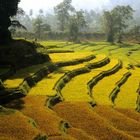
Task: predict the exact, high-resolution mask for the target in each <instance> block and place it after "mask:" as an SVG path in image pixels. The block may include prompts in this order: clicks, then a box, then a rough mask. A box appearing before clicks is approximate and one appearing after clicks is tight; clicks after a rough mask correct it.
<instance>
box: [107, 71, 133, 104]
mask: <svg viewBox="0 0 140 140" xmlns="http://www.w3.org/2000/svg"><path fill="white" fill-rule="evenodd" d="M131 75H132V73H131V72H126V73H125V74H124V75H123V76H122V78H121V79H120V80H119V81H118V82H117V83H116V86H115V88H114V89H113V90H112V92H111V93H110V95H109V98H110V99H111V101H112V103H113V104H114V105H115V101H116V99H117V97H118V95H119V93H120V91H121V87H122V86H123V85H124V84H125V83H126V82H127V80H128V79H129V77H130V76H131ZM123 100H124V98H123Z"/></svg>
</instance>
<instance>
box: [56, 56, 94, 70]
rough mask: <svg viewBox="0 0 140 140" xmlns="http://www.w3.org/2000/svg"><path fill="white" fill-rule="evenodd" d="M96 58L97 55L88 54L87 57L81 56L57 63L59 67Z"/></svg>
mask: <svg viewBox="0 0 140 140" xmlns="http://www.w3.org/2000/svg"><path fill="white" fill-rule="evenodd" d="M95 58H96V57H95V55H90V56H87V57H85V58H81V59H75V60H71V61H62V62H57V63H55V65H56V66H58V67H63V66H70V65H77V64H80V63H83V62H88V61H91V60H93V59H95Z"/></svg>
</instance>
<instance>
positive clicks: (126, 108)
mask: <svg viewBox="0 0 140 140" xmlns="http://www.w3.org/2000/svg"><path fill="white" fill-rule="evenodd" d="M41 44H42V45H44V46H45V50H46V49H48V50H73V51H74V52H71V53H67V52H65V53H50V54H49V55H50V57H51V60H52V62H53V63H55V64H57V66H56V67H57V69H55V70H54V71H53V72H49V73H48V74H46V75H44V76H43V78H40V80H37V82H36V83H35V85H33V86H32V87H31V89H30V90H28V94H27V96H26V97H24V98H21V99H17V100H13V101H11V102H9V103H7V104H5V105H3V106H5V108H3V107H2V106H0V140H20V139H21V140H25V139H26V140H32V139H33V140H40V139H42V140H46V139H47V138H48V139H49V140H139V139H140V114H139V113H138V111H140V100H138V98H139V93H138V88H139V84H140V68H138V67H137V65H138V64H140V63H139V62H140V55H139V49H140V45H135V44H130V45H128V44H124V45H119V44H114V45H111V44H109V43H106V42H94V43H93V42H91V43H83V44H73V43H71V42H63V41H48V42H41ZM91 55H94V56H95V58H94V57H93V58H92V59H90V60H84V61H83V58H87V57H89V56H91ZM81 59H82V61H81ZM59 62H60V63H59ZM64 62H67V63H66V64H64V65H62V66H59V65H58V64H63V63H64ZM72 62H75V63H72ZM120 62H121V63H120ZM119 64H121V65H119ZM47 66H48V64H47V63H44V64H40V65H36V66H32V67H28V68H25V69H22V70H19V71H17V73H16V74H15V75H13V76H12V77H9V79H7V80H5V81H3V84H4V86H5V87H6V88H8V89H10V88H12V89H13V88H17V87H18V86H19V85H20V84H21V83H22V82H23V80H24V79H25V78H26V77H28V76H33V75H34V74H35V73H36V72H38V71H39V70H40V69H41V68H43V67H47ZM128 72H129V73H128ZM130 73H131V74H130ZM125 74H130V75H129V77H125V76H126V75H125ZM124 77H125V79H124ZM35 79H37V78H36V77H35ZM90 82H91V83H92V84H93V85H92V84H91V83H90ZM89 83H90V84H91V86H89ZM26 88H27V87H26ZM115 90H116V91H115ZM0 97H1V96H0ZM110 97H112V98H110ZM111 99H113V100H114V101H113V100H111ZM139 99H140V98H139ZM48 105H51V108H49V106H48ZM8 108H11V109H8ZM136 108H137V111H136V110H135V109H136ZM138 108H139V110H138Z"/></svg>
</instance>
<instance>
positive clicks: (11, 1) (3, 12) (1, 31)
mask: <svg viewBox="0 0 140 140" xmlns="http://www.w3.org/2000/svg"><path fill="white" fill-rule="evenodd" d="M19 2H20V0H0V44H6V43H8V42H9V41H10V40H11V39H12V38H11V33H10V31H9V30H8V28H9V27H10V26H11V24H12V23H11V19H10V17H12V16H14V15H16V13H17V10H18V3H19Z"/></svg>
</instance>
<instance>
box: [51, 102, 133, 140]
mask: <svg viewBox="0 0 140 140" xmlns="http://www.w3.org/2000/svg"><path fill="white" fill-rule="evenodd" d="M53 110H54V111H55V112H57V114H58V115H59V116H61V117H63V118H64V119H66V120H68V121H69V123H70V124H71V125H72V126H73V127H75V128H78V129H82V130H83V131H85V132H86V133H87V134H88V135H90V136H91V137H92V136H93V138H94V137H95V138H96V139H100V140H112V139H116V140H117V139H122V140H134V137H132V136H130V135H128V134H125V132H123V131H120V130H118V129H116V128H115V127H113V126H112V125H111V124H110V123H109V122H107V121H106V120H105V119H103V118H102V117H101V116H100V115H98V114H97V113H96V112H94V111H92V109H91V108H90V106H89V105H88V104H87V103H82V102H78V103H69V102H64V103H60V104H58V105H56V106H55V107H54V108H53Z"/></svg>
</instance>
